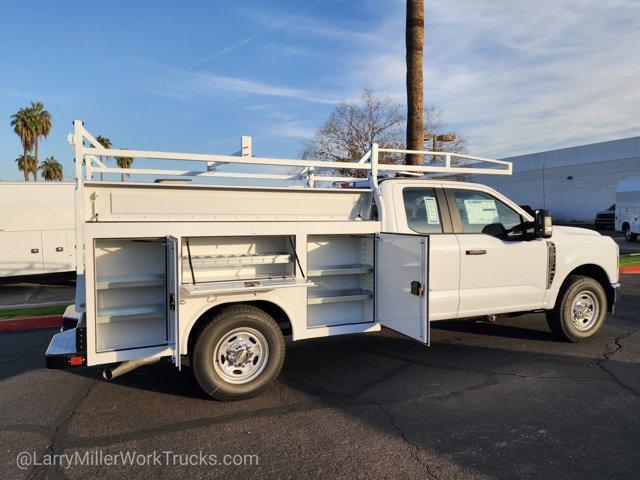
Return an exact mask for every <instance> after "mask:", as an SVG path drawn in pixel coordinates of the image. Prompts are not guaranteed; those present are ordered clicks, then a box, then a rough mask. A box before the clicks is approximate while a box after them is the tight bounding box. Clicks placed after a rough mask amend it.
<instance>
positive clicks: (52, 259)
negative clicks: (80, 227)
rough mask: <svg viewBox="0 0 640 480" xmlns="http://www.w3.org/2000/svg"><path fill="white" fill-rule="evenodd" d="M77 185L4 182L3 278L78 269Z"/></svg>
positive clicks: (0, 192) (0, 211)
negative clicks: (75, 203) (75, 196)
mask: <svg viewBox="0 0 640 480" xmlns="http://www.w3.org/2000/svg"><path fill="white" fill-rule="evenodd" d="M74 191H75V189H74V184H73V183H70V182H33V183H31V182H0V278H5V277H14V276H22V275H37V274H43V273H55V272H73V271H74V270H75V269H76V252H75V220H74Z"/></svg>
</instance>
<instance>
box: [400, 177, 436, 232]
mask: <svg viewBox="0 0 640 480" xmlns="http://www.w3.org/2000/svg"><path fill="white" fill-rule="evenodd" d="M402 199H403V201H404V211H405V213H406V215H407V225H408V226H409V228H410V229H411V230H413V231H414V232H418V233H442V223H441V222H440V211H439V209H438V202H437V200H436V192H435V191H434V189H433V188H421V187H416V188H405V189H404V190H402Z"/></svg>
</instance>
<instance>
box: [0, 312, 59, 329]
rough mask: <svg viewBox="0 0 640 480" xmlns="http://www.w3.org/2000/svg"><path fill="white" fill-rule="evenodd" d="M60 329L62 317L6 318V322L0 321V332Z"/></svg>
mask: <svg viewBox="0 0 640 480" xmlns="http://www.w3.org/2000/svg"><path fill="white" fill-rule="evenodd" d="M60 327H62V315H45V316H42V317H24V318H8V319H6V320H0V332H15V331H18V330H32V329H36V328H60Z"/></svg>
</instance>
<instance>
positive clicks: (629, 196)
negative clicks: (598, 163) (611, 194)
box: [615, 177, 640, 242]
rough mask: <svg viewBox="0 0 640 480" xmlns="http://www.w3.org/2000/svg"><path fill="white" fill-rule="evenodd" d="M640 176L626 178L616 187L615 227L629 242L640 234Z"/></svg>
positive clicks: (633, 240)
mask: <svg viewBox="0 0 640 480" xmlns="http://www.w3.org/2000/svg"><path fill="white" fill-rule="evenodd" d="M639 218H640V177H631V178H625V179H624V180H620V182H618V187H617V189H616V216H615V229H616V231H618V232H624V236H625V238H626V239H627V241H629V242H635V241H636V240H637V239H638V235H639V234H640V221H639V220H638V219H639Z"/></svg>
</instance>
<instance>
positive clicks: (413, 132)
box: [404, 0, 424, 165]
mask: <svg viewBox="0 0 640 480" xmlns="http://www.w3.org/2000/svg"><path fill="white" fill-rule="evenodd" d="M405 42H406V49H407V58H406V61H407V150H422V149H423V148H424V80H423V78H422V77H423V75H422V56H423V50H424V0H407V20H406V26H405ZM404 163H405V164H406V165H419V164H421V163H422V155H415V154H407V155H406V157H405V162H404Z"/></svg>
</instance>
